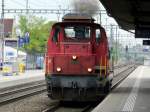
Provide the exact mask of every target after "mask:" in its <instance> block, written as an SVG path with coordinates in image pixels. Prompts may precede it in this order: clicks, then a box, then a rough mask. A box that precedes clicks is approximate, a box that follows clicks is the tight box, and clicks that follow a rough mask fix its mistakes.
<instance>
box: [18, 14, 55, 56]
mask: <svg viewBox="0 0 150 112" xmlns="http://www.w3.org/2000/svg"><path fill="white" fill-rule="evenodd" d="M54 23H55V22H54V21H46V20H45V19H43V18H40V17H35V16H29V18H28V19H27V17H26V16H20V19H19V28H20V30H21V33H22V35H24V34H25V32H29V33H30V43H29V44H28V45H25V46H24V47H23V49H24V50H26V52H28V53H44V52H45V50H46V46H47V45H46V44H47V39H48V37H49V34H50V29H51V26H52V25H53V24H54Z"/></svg>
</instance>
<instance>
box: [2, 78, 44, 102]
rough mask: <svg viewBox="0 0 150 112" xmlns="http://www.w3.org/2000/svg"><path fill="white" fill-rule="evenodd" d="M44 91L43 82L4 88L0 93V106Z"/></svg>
mask: <svg viewBox="0 0 150 112" xmlns="http://www.w3.org/2000/svg"><path fill="white" fill-rule="evenodd" d="M45 91H46V84H45V82H44V81H38V82H33V83H29V84H25V85H24V86H23V85H20V86H15V87H11V88H5V89H2V90H1V91H0V105H4V104H8V103H11V102H14V101H17V100H20V99H24V98H26V97H29V96H32V95H36V94H40V93H43V92H45Z"/></svg>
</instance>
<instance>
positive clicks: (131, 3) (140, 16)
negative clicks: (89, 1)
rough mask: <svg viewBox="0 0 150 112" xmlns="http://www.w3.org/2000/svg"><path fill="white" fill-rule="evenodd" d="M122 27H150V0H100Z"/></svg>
mask: <svg viewBox="0 0 150 112" xmlns="http://www.w3.org/2000/svg"><path fill="white" fill-rule="evenodd" d="M100 1H101V3H102V4H103V5H104V7H105V8H106V10H107V13H108V14H109V15H110V16H112V17H114V18H115V20H116V21H117V23H118V24H119V25H120V27H121V28H123V29H125V30H134V29H135V28H136V27H150V0H100Z"/></svg>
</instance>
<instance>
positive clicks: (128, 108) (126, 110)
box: [122, 67, 143, 112]
mask: <svg viewBox="0 0 150 112" xmlns="http://www.w3.org/2000/svg"><path fill="white" fill-rule="evenodd" d="M142 74H143V67H142V68H141V71H140V73H139V74H138V77H136V78H137V80H136V82H135V84H134V86H133V89H132V91H131V93H130V95H129V97H128V98H127V101H126V103H125V105H124V107H123V109H122V111H123V112H132V111H133V108H134V105H135V101H136V98H137V96H138V90H139V86H140V82H141V77H142Z"/></svg>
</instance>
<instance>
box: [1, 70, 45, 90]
mask: <svg viewBox="0 0 150 112" xmlns="http://www.w3.org/2000/svg"><path fill="white" fill-rule="evenodd" d="M44 79H45V77H44V70H26V71H25V73H20V74H19V75H12V76H4V75H2V73H1V72H0V89H2V88H6V87H11V86H16V85H20V84H25V83H30V82H34V81H40V80H44Z"/></svg>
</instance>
